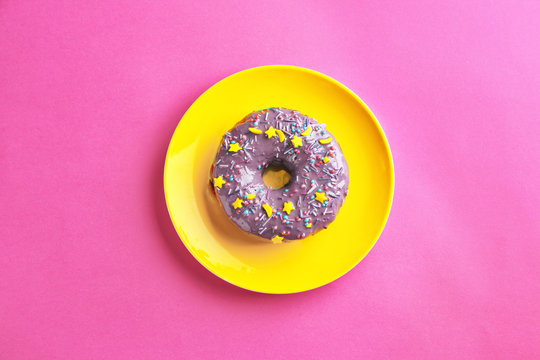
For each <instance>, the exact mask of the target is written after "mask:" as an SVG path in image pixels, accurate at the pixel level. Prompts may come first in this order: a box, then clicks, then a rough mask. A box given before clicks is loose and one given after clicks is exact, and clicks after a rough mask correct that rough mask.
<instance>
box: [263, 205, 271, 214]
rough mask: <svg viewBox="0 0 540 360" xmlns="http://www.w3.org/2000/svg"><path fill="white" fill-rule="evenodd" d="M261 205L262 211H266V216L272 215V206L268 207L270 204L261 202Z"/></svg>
mask: <svg viewBox="0 0 540 360" xmlns="http://www.w3.org/2000/svg"><path fill="white" fill-rule="evenodd" d="M262 207H263V209H264V211H266V216H268V217H270V216H272V213H273V211H272V208H271V207H270V205H268V204H263V206H262Z"/></svg>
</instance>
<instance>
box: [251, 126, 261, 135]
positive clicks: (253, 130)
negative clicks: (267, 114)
mask: <svg viewBox="0 0 540 360" xmlns="http://www.w3.org/2000/svg"><path fill="white" fill-rule="evenodd" d="M249 132H251V133H253V134H262V130H261V129H256V128H252V127H250V128H249Z"/></svg>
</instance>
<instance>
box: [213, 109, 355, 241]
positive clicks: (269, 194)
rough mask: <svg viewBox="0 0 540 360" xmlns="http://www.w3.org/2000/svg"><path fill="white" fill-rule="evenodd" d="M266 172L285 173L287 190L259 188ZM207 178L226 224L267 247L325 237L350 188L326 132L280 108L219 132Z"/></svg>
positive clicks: (345, 169) (321, 126)
mask: <svg viewBox="0 0 540 360" xmlns="http://www.w3.org/2000/svg"><path fill="white" fill-rule="evenodd" d="M269 167H278V168H282V169H284V170H285V171H286V172H288V173H289V174H290V179H289V182H288V183H287V184H286V185H285V186H283V187H282V188H279V189H276V188H270V187H268V186H266V185H265V183H264V182H263V173H264V172H265V171H266V169H267V168H269ZM210 173H211V175H210V182H211V185H212V187H213V189H214V191H215V194H216V196H217V198H218V199H219V202H220V204H221V206H222V207H223V209H224V210H225V213H226V214H227V217H229V218H230V219H231V220H232V221H233V222H234V223H235V224H236V225H237V226H239V227H240V228H241V229H242V230H244V231H246V232H248V233H251V234H254V235H256V236H258V237H262V238H265V239H270V240H272V242H273V243H281V242H283V240H299V239H303V238H305V237H307V236H309V235H312V234H314V233H316V232H318V231H319V230H322V229H325V228H326V227H327V226H328V224H330V223H331V222H332V221H334V219H335V218H336V216H337V214H338V211H339V209H340V208H341V206H342V205H343V202H344V200H345V197H346V196H347V193H348V186H349V170H348V166H347V162H346V161H345V157H344V156H343V152H342V151H341V148H340V146H339V144H338V143H337V141H336V140H335V139H334V137H333V136H332V135H331V134H330V132H328V130H327V129H326V125H325V124H321V123H319V122H317V121H316V120H314V119H311V118H309V117H308V116H306V115H303V114H301V113H300V112H299V111H296V110H291V109H285V108H282V107H272V108H268V109H263V110H259V111H254V112H252V113H250V114H249V115H247V116H246V117H245V118H244V119H243V120H241V121H240V122H239V123H238V124H237V125H236V126H235V127H233V128H232V129H231V130H229V131H227V132H225V134H224V135H223V137H222V139H221V142H220V144H219V147H218V150H217V153H216V156H215V159H214V162H213V164H212V167H211V170H210Z"/></svg>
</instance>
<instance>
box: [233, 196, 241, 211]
mask: <svg viewBox="0 0 540 360" xmlns="http://www.w3.org/2000/svg"><path fill="white" fill-rule="evenodd" d="M233 206H234V208H235V209H238V208H241V207H242V199H240V198H236V200H235V201H234V202H233Z"/></svg>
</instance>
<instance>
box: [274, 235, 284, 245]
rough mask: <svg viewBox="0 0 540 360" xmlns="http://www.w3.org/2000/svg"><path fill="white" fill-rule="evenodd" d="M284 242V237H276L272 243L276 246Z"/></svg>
mask: <svg viewBox="0 0 540 360" xmlns="http://www.w3.org/2000/svg"><path fill="white" fill-rule="evenodd" d="M282 242H283V236H278V235H276V236H274V237H273V238H272V243H274V244H281V243H282Z"/></svg>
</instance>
